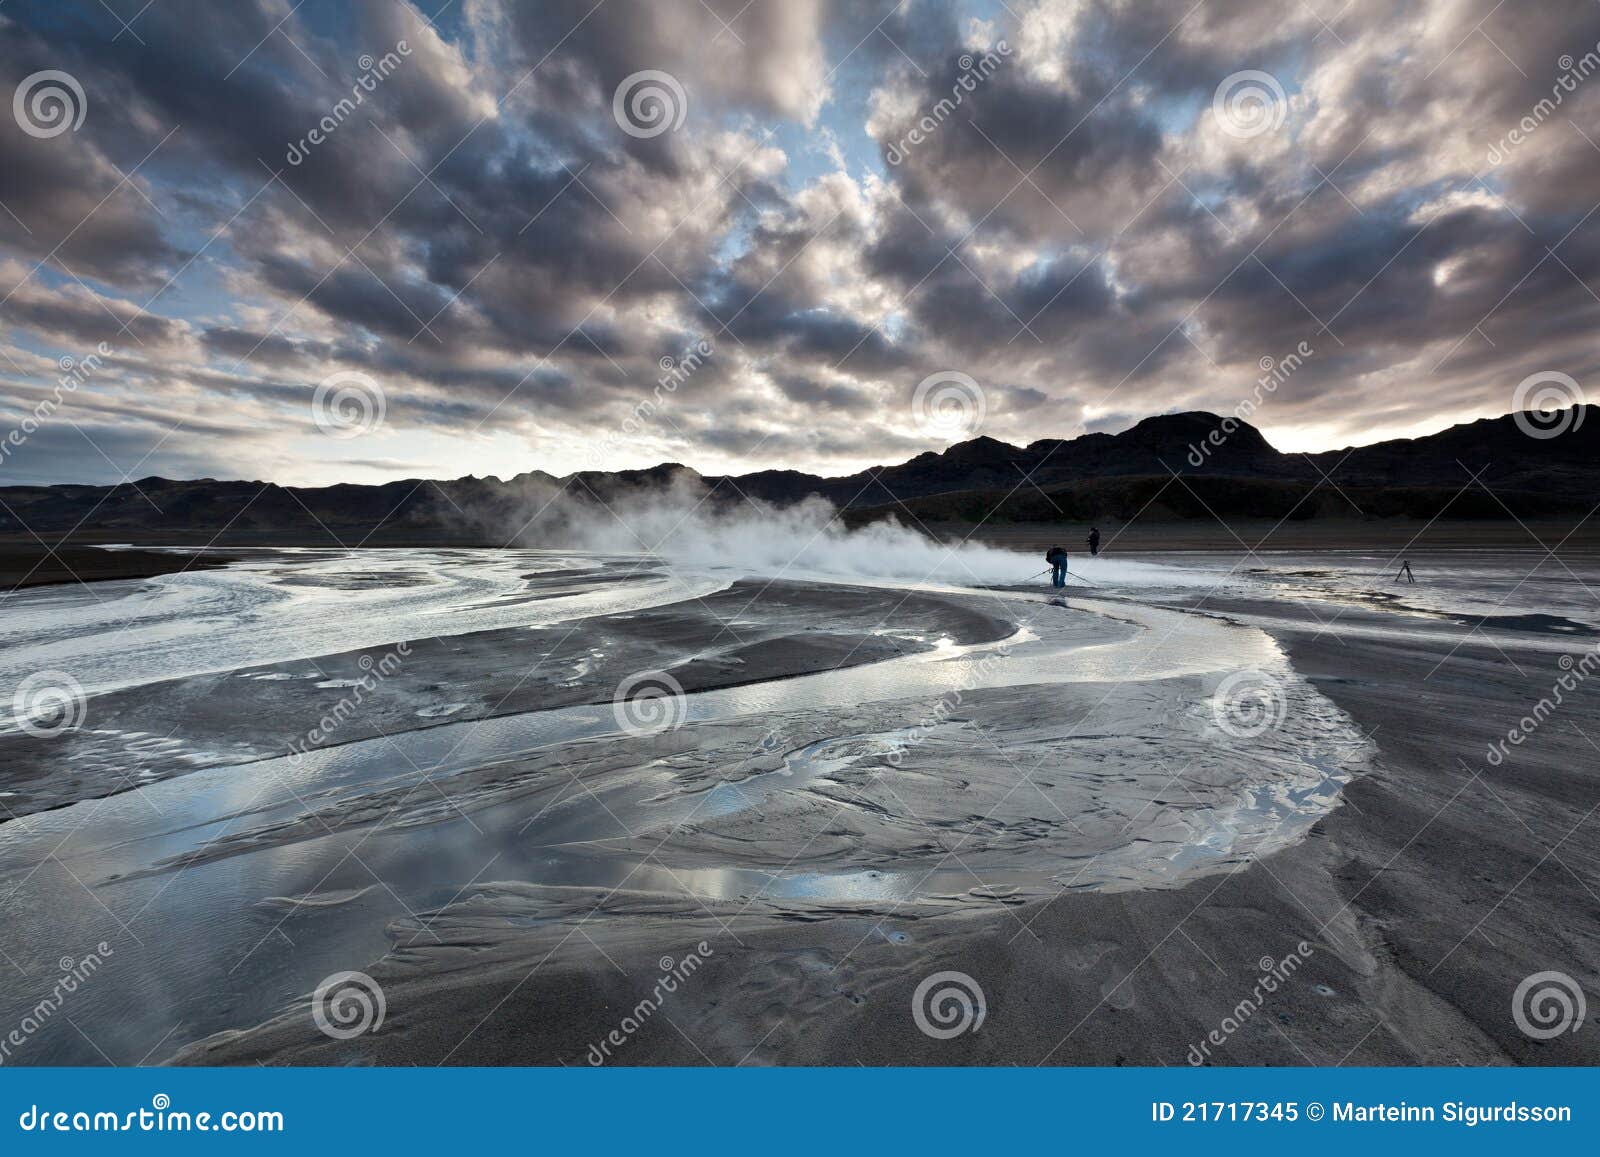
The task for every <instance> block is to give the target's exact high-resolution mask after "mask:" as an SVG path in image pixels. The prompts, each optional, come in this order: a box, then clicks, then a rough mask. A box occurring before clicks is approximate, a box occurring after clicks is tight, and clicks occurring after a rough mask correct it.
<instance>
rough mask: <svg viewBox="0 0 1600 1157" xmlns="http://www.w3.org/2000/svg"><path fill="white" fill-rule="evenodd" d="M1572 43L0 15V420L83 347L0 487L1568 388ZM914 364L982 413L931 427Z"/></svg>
mask: <svg viewBox="0 0 1600 1157" xmlns="http://www.w3.org/2000/svg"><path fill="white" fill-rule="evenodd" d="M125 22H126V23H125ZM1597 46H1600V7H1597V6H1596V5H1594V4H1592V3H1589V2H1588V0H1558V2H1556V3H1550V4H1541V5H1537V6H1523V7H1515V6H1511V5H1506V6H1502V7H1497V6H1496V5H1495V4H1494V2H1493V0H1415V2H1413V3H1409V4H1406V5H1402V6H1396V5H1394V4H1392V3H1383V2H1379V0H1348V2H1343V0H1341V2H1337V3H1336V2H1335V0H1310V2H1308V3H1303V4H1299V5H1288V6H1285V7H1284V8H1283V9H1282V10H1281V11H1275V12H1274V13H1273V14H1272V15H1270V16H1268V15H1265V14H1264V11H1263V9H1262V7H1261V6H1260V5H1259V4H1253V3H1245V2H1243V0H1200V2H1198V3H1196V2H1195V0H1173V2H1171V3H1164V2H1152V3H1139V4H1129V3H1122V2H1119V0H1033V2H1026V0H1024V2H1020V3H1014V4H1013V5H1011V6H1009V7H1008V6H1006V5H999V6H995V5H991V4H987V3H978V2H977V0H970V2H961V0H901V2H899V3H895V2H893V0H755V2H754V3H749V4H747V3H744V0H654V2H652V0H549V2H547V3H539V4H514V3H510V2H509V0H459V2H458V3H455V4H444V5H439V4H417V3H408V2H406V0H363V2H360V3H356V4H354V5H351V4H337V5H335V4H321V3H317V2H313V3H309V4H305V5H301V6H296V5H294V4H292V3H289V2H286V0H241V2H239V3H232V4H225V5H224V4H214V3H207V2H205V0H161V2H160V3H157V4H154V5H142V4H139V3H134V2H133V0H127V2H122V0H108V2H107V3H105V4H102V3H99V0H87V2H83V3H68V4H61V3H59V2H56V0H11V2H10V3H7V4H6V5H5V6H4V8H0V95H5V96H9V97H12V98H13V99H12V100H11V102H10V104H9V105H8V107H7V109H6V110H5V112H4V113H0V425H4V426H6V427H7V428H10V427H12V426H14V425H15V424H16V423H18V422H20V421H21V419H22V417H23V416H24V415H26V414H31V413H33V412H34V411H35V409H36V407H37V406H38V405H39V404H40V400H41V399H42V398H46V397H48V396H49V395H50V393H51V391H52V390H54V389H56V388H58V384H59V383H58V379H59V378H60V376H61V374H62V372H63V371H62V370H61V369H60V367H61V365H62V359H64V358H70V359H73V362H74V363H81V362H83V361H84V359H86V358H88V357H89V356H90V355H95V354H96V351H97V350H99V349H101V348H102V345H103V346H104V347H105V348H106V349H108V350H109V351H110V352H109V353H108V354H107V355H106V356H105V357H103V358H102V359H101V362H102V363H103V364H101V365H97V366H96V367H95V371H94V373H93V374H91V375H88V376H87V377H86V379H85V380H84V381H82V382H80V383H77V384H75V386H74V388H73V390H72V391H71V396H70V398H69V400H68V402H67V403H66V404H65V405H64V406H63V407H61V408H60V409H59V410H58V411H56V413H57V414H58V415H59V416H58V417H57V418H54V419H52V424H51V425H50V427H49V429H48V430H39V431H38V432H36V433H34V434H33V435H32V436H31V437H30V439H29V444H28V445H27V446H26V447H24V448H23V449H22V450H20V451H19V452H18V453H16V454H14V455H12V456H10V457H8V458H7V460H6V461H5V463H4V466H3V469H4V471H5V473H4V475H3V476H0V482H49V481H68V480H71V481H108V480H119V479H121V478H123V477H130V478H135V479H137V478H140V477H144V476H148V475H151V474H168V475H193V474H196V473H207V474H213V475H219V476H240V477H269V476H270V477H273V478H276V479H279V480H282V481H289V482H328V481H338V480H350V481H375V480H381V479H384V478H392V477H397V476H401V475H406V474H411V475H419V474H420V475H428V476H435V477H447V476H457V475H461V474H465V473H478V474H484V473H498V474H501V475H510V474H514V473H518V472H521V471H525V470H532V469H539V470H544V471H547V472H549V473H552V474H558V475H559V474H563V473H566V472H568V471H571V470H574V469H584V468H592V467H594V466H595V465H597V464H598V465H607V466H614V467H625V466H628V467H637V466H648V465H653V464H655V463H657V462H661V461H679V462H684V463H688V464H690V465H694V466H696V467H699V468H701V469H703V470H707V471H712V470H725V469H726V470H753V469H765V468H771V467H791V468H799V469H808V470H815V471H823V472H845V471H849V470H853V469H856V468H859V467H861V466H864V465H867V464H870V463H873V462H879V461H892V460H897V459H902V458H904V457H907V456H909V455H911V454H913V453H916V452H918V451H920V450H923V449H928V448H938V447H941V446H942V445H944V444H946V443H947V442H948V441H949V440H951V439H953V438H957V437H962V436H964V435H966V434H968V433H976V432H982V433H985V434H989V435H991V436H994V437H998V438H1003V439H1008V440H1011V441H1016V442H1024V443H1025V442H1029V441H1032V440H1034V439H1036V438H1039V437H1043V436H1050V435H1058V436H1066V435H1070V434H1072V433H1075V432H1081V431H1084V430H1105V429H1119V428H1122V427H1125V426H1127V425H1129V424H1131V423H1132V422H1134V421H1136V420H1138V418H1140V417H1142V416H1145V415H1147V414H1150V413H1155V412H1162V411H1168V410H1173V409H1215V410H1231V409H1233V407H1234V406H1235V405H1236V404H1237V403H1238V401H1239V400H1240V399H1241V398H1243V397H1245V396H1247V395H1249V394H1250V393H1251V391H1252V387H1253V386H1254V384H1255V381H1256V379H1257V378H1258V377H1259V376H1260V374H1261V373H1262V369H1261V366H1262V365H1263V364H1264V359H1273V360H1274V361H1277V360H1281V359H1283V358H1285V357H1286V356H1288V355H1290V354H1293V353H1295V351H1297V350H1299V349H1301V348H1302V344H1303V345H1304V347H1306V348H1309V349H1310V350H1311V351H1312V352H1311V353H1310V355H1309V356H1305V357H1303V358H1300V359H1299V362H1298V364H1296V366H1295V368H1294V372H1293V374H1292V375H1290V376H1288V377H1286V379H1285V380H1284V381H1283V383H1282V384H1281V385H1280V386H1279V387H1278V388H1277V389H1276V390H1275V391H1274V392H1273V393H1272V395H1271V396H1270V398H1269V399H1268V400H1267V401H1266V402H1265V404H1263V405H1262V406H1261V408H1260V409H1259V410H1257V412H1256V414H1255V415H1254V420H1255V421H1256V422H1257V423H1258V424H1259V425H1260V426H1261V427H1262V428H1263V429H1264V430H1265V431H1266V433H1267V435H1268V437H1269V438H1271V439H1272V440H1273V441H1275V442H1276V443H1277V444H1279V445H1280V446H1282V447H1284V448H1287V449H1302V448H1306V449H1310V448H1326V447H1329V446H1336V445H1344V444H1349V443H1354V442H1364V441H1372V440H1375V439H1377V438H1382V437H1394V436H1407V435H1412V434H1416V433H1421V432H1425V431H1429V430H1433V429H1438V428H1441V427H1443V426H1445V425H1448V424H1450V423H1451V422H1455V421H1461V420H1467V419H1470V418H1475V417H1481V416H1486V415H1491V414H1499V413H1503V412H1505V411H1506V410H1507V409H1509V408H1510V406H1511V400H1512V391H1513V389H1514V388H1515V386H1516V384H1517V383H1518V382H1519V381H1520V380H1522V379H1523V378H1524V377H1525V376H1527V375H1528V374H1530V373H1533V372H1535V371H1540V370H1559V371H1562V372H1564V373H1567V374H1570V375H1572V377H1574V378H1575V379H1576V380H1577V381H1578V382H1579V383H1580V384H1581V385H1583V386H1585V387H1586V388H1587V389H1588V390H1589V391H1590V397H1591V400H1593V398H1594V397H1595V396H1596V395H1597V394H1600V374H1597V372H1596V371H1597V368H1600V367H1597V361H1600V358H1597V355H1596V352H1595V346H1594V343H1593V341H1592V340H1591V336H1590V335H1591V334H1592V332H1593V329H1594V323H1595V321H1596V319H1597V311H1600V244H1597V242H1596V240H1595V236H1596V229H1597V228H1600V218H1597V216H1596V208H1597V205H1600V47H1597ZM80 117H81V122H80ZM945 371H951V372H956V373H960V374H965V375H968V376H969V377H970V378H971V379H972V380H973V381H975V382H976V383H977V388H978V389H979V390H980V391H981V394H982V399H983V406H982V419H983V420H982V425H981V430H980V429H976V428H972V427H960V426H959V425H958V426H957V427H955V428H952V427H949V426H947V425H940V424H936V423H935V424H930V423H928V422H926V421H925V420H924V421H922V422H920V423H919V417H921V418H925V417H926V416H925V415H922V414H919V412H918V411H917V410H916V409H915V408H914V406H913V404H912V403H913V396H914V394H915V391H916V389H917V386H918V383H919V382H921V381H922V380H923V379H924V378H926V377H927V376H928V375H930V374H934V373H939V372H945ZM334 399H341V400H342V401H340V403H339V404H342V405H344V406H346V407H352V406H353V407H355V412H356V413H357V414H358V416H359V417H360V418H361V419H362V421H361V422H360V424H359V429H358V430H352V429H350V428H347V427H346V426H341V425H340V422H339V421H338V420H336V419H337V415H333V416H332V417H330V407H331V406H334V405H335V401H334ZM330 430H332V431H333V433H335V434H338V435H341V436H330V434H329V431H330ZM351 433H358V434H359V435H360V436H358V437H348V436H342V435H348V434H351Z"/></svg>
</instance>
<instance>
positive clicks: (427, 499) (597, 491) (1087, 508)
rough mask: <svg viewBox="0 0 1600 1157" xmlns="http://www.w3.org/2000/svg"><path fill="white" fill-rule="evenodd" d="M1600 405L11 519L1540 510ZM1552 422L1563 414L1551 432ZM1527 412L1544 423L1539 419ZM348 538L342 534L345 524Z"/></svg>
mask: <svg viewBox="0 0 1600 1157" xmlns="http://www.w3.org/2000/svg"><path fill="white" fill-rule="evenodd" d="M1596 411H1600V406H1586V407H1582V408H1581V410H1580V409H1578V408H1576V407H1575V408H1574V409H1573V410H1569V411H1562V412H1561V413H1560V414H1559V415H1556V416H1555V419H1554V421H1552V420H1551V416H1548V415H1542V416H1541V415H1532V416H1522V415H1513V414H1507V415H1502V416H1501V417H1498V418H1483V419H1478V420H1477V421H1474V422H1467V423H1461V424H1458V425H1455V426H1451V427H1449V428H1448V429H1445V430H1441V431H1439V432H1437V433H1435V434H1429V435H1424V436H1421V437H1418V438H1403V439H1391V440H1388V441H1384V442H1377V443H1373V444H1370V445H1367V446H1357V447H1346V448H1344V449H1341V450H1328V451H1321V452H1319V453H1315V454H1293V453H1285V452H1283V451H1280V450H1277V449H1276V448H1275V447H1273V446H1272V445H1271V443H1270V442H1268V441H1267V439H1266V437H1265V436H1264V435H1263V434H1262V433H1261V431H1260V430H1258V429H1256V428H1255V427H1254V426H1252V425H1250V424H1249V423H1248V422H1245V421H1243V420H1240V419H1234V418H1225V417H1222V416H1219V415H1216V414H1211V413H1208V412H1205V411H1186V412H1181V413H1175V414H1161V415H1154V416H1151V417H1147V418H1144V419H1142V420H1141V421H1139V422H1137V423H1136V424H1135V425H1133V426H1132V427H1130V428H1129V429H1127V430H1124V431H1122V432H1121V433H1117V434H1105V433H1091V434H1084V435H1080V436H1079V437H1076V438H1070V439H1061V438H1040V439H1036V440H1035V441H1033V442H1031V443H1029V444H1028V445H1026V446H1017V445H1013V444H1011V443H1008V442H1003V441H1000V440H999V439H995V438H991V437H988V436H983V435H980V436H978V437H975V438H972V439H969V440H967V441H964V442H957V443H954V444H952V445H950V446H947V447H945V448H944V449H943V450H927V451H924V452H922V453H920V454H917V455H914V456H913V457H911V458H910V459H907V460H906V461H904V462H901V463H898V464H893V465H885V466H876V467H871V468H869V469H867V470H861V471H857V472H855V473H853V474H848V475H841V476H834V477H828V476H822V475H813V474H808V473H806V472H804V471H798V470H760V471H753V472H750V473H747V474H740V475H726V474H722V475H702V474H700V473H699V472H698V471H696V470H694V469H693V468H692V467H689V466H686V465H683V464H681V463H675V462H668V463H660V464H658V465H656V466H652V467H648V468H644V469H631V470H615V471H605V470H584V471H576V472H573V473H571V474H567V475H561V476H557V475H552V474H550V473H548V472H546V471H542V470H537V469H534V470H528V471H524V472H523V473H521V474H518V475H515V476H513V477H511V478H509V479H501V478H499V477H494V476H490V477H484V478H479V477H476V476H473V475H467V476H464V477H460V478H455V479H423V478H407V479H398V480H395V481H392V482H385V483H377V484H363V483H336V484H334V485H331V486H321V487H296V486H282V485H279V484H276V483H271V482H266V481H263V480H259V479H257V480H253V481H246V480H225V479H215V478H204V479H188V480H184V479H168V478H162V477H159V476H150V477H147V478H142V479H138V480H137V481H134V482H126V483H118V484H115V485H112V486H93V485H86V484H75V483H65V484H58V485H53V486H12V487H4V486H0V534H10V535H28V534H33V533H39V534H43V533H50V534H59V535H62V536H63V539H62V540H63V541H65V540H66V539H68V538H81V539H84V540H86V541H87V540H88V539H89V538H101V539H104V538H106V537H107V536H116V535H122V536H125V537H126V538H127V539H128V540H129V541H142V542H149V541H152V540H154V539H156V538H163V539H172V540H174V541H176V540H178V539H180V538H181V537H183V536H185V535H188V536H191V537H192V536H193V535H195V534H202V533H206V534H210V533H215V534H216V535H217V536H218V539H219V541H244V540H247V539H249V538H251V537H261V536H269V537H270V536H275V535H276V536H281V535H285V534H288V535H299V536H305V535H309V534H316V535H318V536H319V537H320V538H322V539H324V540H325V539H326V537H327V534H328V533H330V532H336V531H338V530H339V529H346V530H352V531H363V532H366V533H371V532H373V531H380V530H381V531H382V532H383V533H384V536H385V540H389V539H392V538H393V537H395V536H396V535H399V536H401V537H406V536H410V537H414V538H417V539H418V540H446V539H460V540H462V541H477V540H479V539H493V538H496V537H498V533H497V532H498V531H499V530H502V529H503V528H504V527H505V526H506V525H511V526H515V525H516V524H517V522H518V521H520V519H521V518H522V517H524V516H525V514H526V508H527V507H528V506H529V505H530V504H534V505H537V504H538V503H540V502H545V501H548V500H549V498H551V497H553V496H554V495H556V494H558V493H560V492H563V491H565V492H567V493H570V494H573V495H576V496H578V497H579V498H581V499H584V500H586V501H599V502H609V501H615V500H617V499H618V498H621V497H624V496H638V495H641V494H648V493H651V492H653V491H656V490H661V489H665V488H668V487H672V486H689V487H700V488H704V490H705V491H706V492H707V494H706V497H707V499H708V500H709V501H713V502H743V501H745V500H746V499H751V500H757V501H764V502H769V503H772V504H774V505H779V506H784V505H790V504H792V503H795V502H799V501H802V500H804V499H806V498H807V497H809V496H811V495H817V496H819V497H821V498H823V499H825V500H827V501H830V502H832V503H833V504H834V505H836V506H838V507H840V508H842V509H843V510H845V512H846V516H847V518H849V519H850V520H851V521H853V522H859V521H866V520H870V519H872V518H875V517H882V516H885V515H888V514H896V515H898V516H900V517H901V518H902V520H904V521H911V522H914V523H924V524H926V523H940V522H971V521H977V520H980V519H989V520H998V521H1001V522H1048V521H1060V520H1073V519H1102V520H1107V521H1119V520H1126V519H1129V518H1134V517H1145V518H1149V519H1152V520H1159V519H1161V518H1175V519H1188V518H1199V517H1212V518H1229V517H1237V518H1253V517H1270V518H1282V517H1327V516H1333V515H1338V516H1345V517H1351V516H1360V517H1389V516H1396V515H1400V516H1415V517H1424V518H1427V517H1433V516H1435V515H1438V514H1440V513H1446V512H1447V513H1448V514H1449V515H1450V516H1451V517H1466V518H1512V517H1516V518H1523V517H1541V516H1545V515H1558V514H1570V513H1579V512H1583V511H1587V510H1589V509H1590V508H1592V507H1593V506H1594V505H1596V504H1597V503H1600V418H1597V417H1596ZM1547 427H1553V428H1554V429H1556V430H1559V431H1560V432H1559V433H1554V434H1549V433H1547V432H1546V428H1547ZM1526 428H1534V429H1539V430H1540V431H1541V434H1542V435H1543V436H1538V437H1536V436H1533V435H1531V434H1529V433H1527V432H1525V429H1526ZM334 537H335V538H340V537H342V536H340V535H339V534H337V533H335V534H334Z"/></svg>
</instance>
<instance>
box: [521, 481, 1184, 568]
mask: <svg viewBox="0 0 1600 1157" xmlns="http://www.w3.org/2000/svg"><path fill="white" fill-rule="evenodd" d="M540 507H541V514H540V516H539V517H538V518H537V519H536V520H535V523H534V525H533V526H530V527H529V528H527V529H526V530H525V531H524V532H523V533H522V534H520V535H519V536H518V543H519V545H523V546H529V547H560V548H570V547H576V548H579V549H583V550H588V551H593V552H595V553H598V554H620V555H638V554H647V555H653V556H655V557H657V558H660V559H662V560H663V561H665V562H667V563H670V564H672V565H674V566H678V567H681V568H685V569H694V570H729V571H736V572H739V573H740V574H742V575H751V576H759V577H764V578H779V577H787V578H797V579H804V578H811V577H820V578H836V579H858V580H867V581H878V580H893V581H899V582H910V583H923V582H926V583H935V584H941V585H951V586H1017V585H1023V584H1029V583H1036V584H1040V585H1044V584H1047V582H1048V577H1047V576H1042V575H1040V573H1039V572H1040V571H1042V570H1045V569H1047V567H1046V564H1045V562H1044V558H1043V556H1044V551H1045V548H1046V547H1047V546H1049V545H1050V541H1046V539H1048V538H1049V536H1050V535H1051V534H1052V533H1054V532H1052V531H1050V530H1047V529H1041V531H1040V535H1041V538H1040V541H1039V544H1038V549H1037V550H1036V551H1026V552H1024V551H1021V550H1005V549H1001V548H999V547H994V546H989V545H986V544H982V543H977V542H968V543H959V542H955V543H942V542H937V541H935V540H933V539H931V538H929V537H927V536H926V535H924V534H922V533H920V532H918V531H916V530H913V529H911V528H909V527H907V526H905V525H903V524H901V523H900V522H898V521H894V520H892V519H890V520H884V521H879V522H873V523H870V524H868V525H866V526H861V527H856V528H854V529H851V528H850V527H847V526H846V525H845V523H844V521H843V520H842V519H841V518H840V517H839V512H838V510H837V509H836V508H835V507H834V506H833V504H832V503H830V502H827V501H825V500H824V499H822V498H818V497H816V496H812V497H810V498H807V499H806V500H804V501H803V502H799V503H797V504H794V505H791V506H786V507H777V506H773V505H771V504H769V503H765V502H760V501H755V500H749V501H745V500H739V501H737V502H728V501H719V500H717V499H713V498H707V496H706V490H705V488H704V486H703V485H701V484H700V483H699V482H698V480H694V479H692V478H687V477H685V476H682V475H680V476H678V478H677V479H675V480H674V481H673V482H672V483H671V484H669V485H666V486H661V487H658V488H654V489H649V490H634V491H627V492H624V493H621V494H618V495H612V496H609V497H608V498H607V499H606V500H605V501H604V502H601V501H600V500H598V499H583V498H577V497H572V496H570V494H568V495H562V496H559V497H557V498H556V499H554V500H550V499H545V500H544V501H543V502H541V504H540ZM1051 541H1054V540H1051ZM1061 545H1063V546H1065V547H1066V548H1067V549H1068V551H1069V552H1070V553H1071V554H1072V562H1071V571H1072V572H1073V573H1080V572H1081V573H1082V574H1083V575H1084V576H1085V577H1086V578H1089V579H1090V580H1091V581H1092V582H1094V583H1097V584H1100V585H1104V586H1191V585H1202V584H1204V585H1209V583H1210V581H1211V580H1209V579H1207V578H1206V577H1205V576H1204V575H1202V574H1200V573H1199V572H1195V571H1188V570H1185V569H1183V568H1179V567H1170V566H1159V565H1152V564H1148V563H1135V562H1126V561H1121V560H1110V559H1106V558H1098V559H1090V558H1089V556H1088V552H1087V551H1084V550H1082V549H1081V547H1078V546H1077V544H1074V543H1066V542H1064V543H1062V544H1061ZM1069 585H1072V586H1075V587H1077V588H1078V589H1079V590H1080V591H1081V590H1083V589H1084V587H1083V585H1082V584H1079V583H1071V584H1069Z"/></svg>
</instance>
